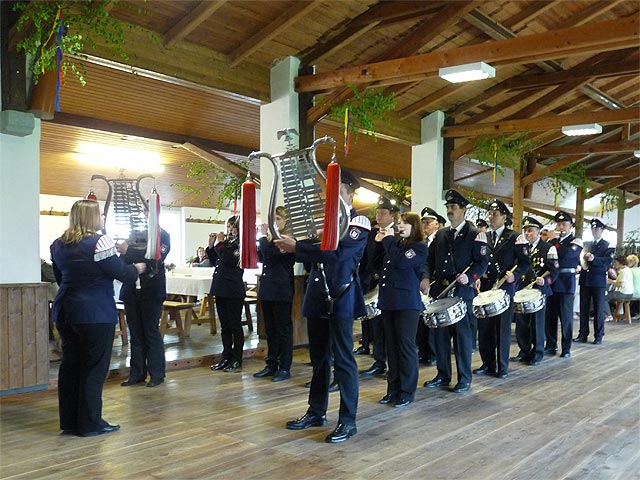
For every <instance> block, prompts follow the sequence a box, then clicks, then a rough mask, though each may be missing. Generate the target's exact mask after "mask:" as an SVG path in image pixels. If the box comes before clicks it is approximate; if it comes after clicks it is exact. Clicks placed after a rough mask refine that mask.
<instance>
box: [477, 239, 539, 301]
mask: <svg viewBox="0 0 640 480" xmlns="http://www.w3.org/2000/svg"><path fill="white" fill-rule="evenodd" d="M487 251H488V259H489V263H488V266H487V272H486V273H485V274H484V275H483V276H482V278H481V279H480V290H481V291H482V292H485V291H487V290H491V288H492V287H493V285H494V284H495V283H496V281H497V280H499V279H502V277H503V276H504V275H505V273H507V271H508V270H511V269H512V268H513V267H514V266H515V265H517V266H518V267H517V268H516V270H515V271H514V272H513V275H514V276H515V277H516V281H515V282H513V283H507V282H506V281H505V282H504V283H503V284H502V286H501V287H500V288H502V290H505V291H507V292H508V293H509V295H511V296H513V295H514V294H515V293H516V290H517V289H518V288H520V287H519V282H518V280H519V279H520V278H522V276H523V275H524V274H525V272H526V271H527V270H528V269H529V268H530V267H531V258H529V242H528V241H527V240H526V238H524V235H518V233H516V232H514V231H513V230H509V229H508V228H505V229H504V230H503V231H502V234H501V235H500V238H499V239H498V243H496V245H495V246H493V245H491V242H489V244H488V249H487Z"/></svg>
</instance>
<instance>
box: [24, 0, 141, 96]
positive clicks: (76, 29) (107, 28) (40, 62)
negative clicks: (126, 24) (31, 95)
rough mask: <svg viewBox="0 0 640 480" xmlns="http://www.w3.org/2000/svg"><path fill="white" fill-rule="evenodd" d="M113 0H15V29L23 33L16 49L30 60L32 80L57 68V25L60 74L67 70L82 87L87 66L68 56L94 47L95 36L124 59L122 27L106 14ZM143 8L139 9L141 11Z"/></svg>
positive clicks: (76, 54) (79, 54) (36, 79)
mask: <svg viewBox="0 0 640 480" xmlns="http://www.w3.org/2000/svg"><path fill="white" fill-rule="evenodd" d="M112 3H117V2H114V1H112V0H57V1H35V0H32V1H30V2H16V4H15V5H14V10H15V11H16V12H19V13H20V17H19V18H18V22H17V29H18V30H20V31H22V30H23V29H24V30H25V31H26V35H25V36H24V38H22V40H20V41H19V42H18V44H17V49H18V50H19V51H23V52H25V53H26V54H27V55H28V56H29V57H31V58H32V59H33V65H32V67H31V70H32V72H33V78H34V83H38V77H39V76H40V75H42V74H43V73H44V72H45V71H47V70H55V69H56V68H57V59H56V50H57V47H58V43H57V35H58V29H59V26H60V24H62V25H63V27H64V33H63V35H62V41H61V42H62V43H61V45H60V48H61V50H62V62H61V65H60V68H61V70H62V73H63V75H66V74H67V72H68V71H69V70H70V71H71V72H73V74H74V75H75V76H76V77H77V78H78V80H79V81H80V83H81V84H82V85H83V86H84V85H85V83H86V81H85V78H84V76H85V73H86V69H85V67H84V65H83V64H82V62H81V61H78V60H76V59H75V58H72V57H71V56H70V55H74V56H79V57H82V56H83V55H82V52H83V51H85V49H86V47H90V48H95V47H96V42H95V41H94V38H98V37H101V38H102V39H104V41H105V42H106V43H107V44H108V45H109V46H110V47H111V50H112V51H113V52H114V54H116V55H118V56H120V57H122V58H123V59H124V60H127V59H128V57H127V54H126V52H125V51H124V49H123V47H122V44H123V42H124V30H123V28H122V24H121V23H120V22H119V21H118V20H115V19H114V18H111V17H110V16H109V9H108V8H107V7H108V6H109V4H112ZM140 11H142V10H140Z"/></svg>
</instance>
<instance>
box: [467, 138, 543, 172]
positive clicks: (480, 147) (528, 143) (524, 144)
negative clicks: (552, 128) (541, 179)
mask: <svg viewBox="0 0 640 480" xmlns="http://www.w3.org/2000/svg"><path fill="white" fill-rule="evenodd" d="M528 137H529V133H528V132H522V133H518V134H514V135H500V136H497V137H494V136H491V135H485V136H483V137H481V138H480V140H478V142H477V143H476V145H475V146H474V147H473V150H471V152H469V154H468V155H467V156H468V157H470V158H475V159H477V160H478V161H479V162H480V164H482V165H485V166H487V167H493V166H494V161H495V159H497V160H498V172H499V173H500V175H503V176H504V167H509V168H512V169H514V170H520V168H521V167H522V166H523V165H524V164H525V163H526V158H527V155H529V154H530V153H531V152H532V151H534V150H535V149H536V148H537V147H538V142H536V141H534V140H531V139H529V138H528Z"/></svg>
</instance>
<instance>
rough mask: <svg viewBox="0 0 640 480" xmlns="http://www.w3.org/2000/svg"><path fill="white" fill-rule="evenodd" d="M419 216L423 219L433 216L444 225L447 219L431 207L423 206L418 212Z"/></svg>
mask: <svg viewBox="0 0 640 480" xmlns="http://www.w3.org/2000/svg"><path fill="white" fill-rule="evenodd" d="M420 218H422V219H423V220H424V219H426V218H433V219H434V220H436V221H437V222H438V223H439V224H441V225H444V224H445V223H447V221H446V220H445V219H444V217H443V216H442V215H440V214H439V213H438V212H436V211H435V210H434V209H433V208H430V207H424V208H423V209H422V211H421V212H420Z"/></svg>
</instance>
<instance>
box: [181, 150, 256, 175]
mask: <svg viewBox="0 0 640 480" xmlns="http://www.w3.org/2000/svg"><path fill="white" fill-rule="evenodd" d="M180 146H181V147H182V148H184V149H185V150H187V151H188V152H191V153H193V154H194V155H196V156H198V157H200V158H202V159H204V160H206V161H207V162H210V163H212V164H214V165H215V166H217V167H219V168H221V169H223V170H224V171H225V172H228V173H230V174H232V175H235V176H236V177H240V178H243V177H245V176H246V175H247V169H246V168H243V167H241V166H240V165H238V164H237V163H234V162H232V161H231V160H229V159H228V158H226V157H225V156H224V155H220V154H219V153H217V152H212V151H210V150H208V149H206V148H203V147H201V146H199V145H196V144H195V143H192V142H185V143H183V144H181V145H180ZM253 180H254V182H256V184H257V185H260V178H259V177H257V176H255V175H254V176H253Z"/></svg>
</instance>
